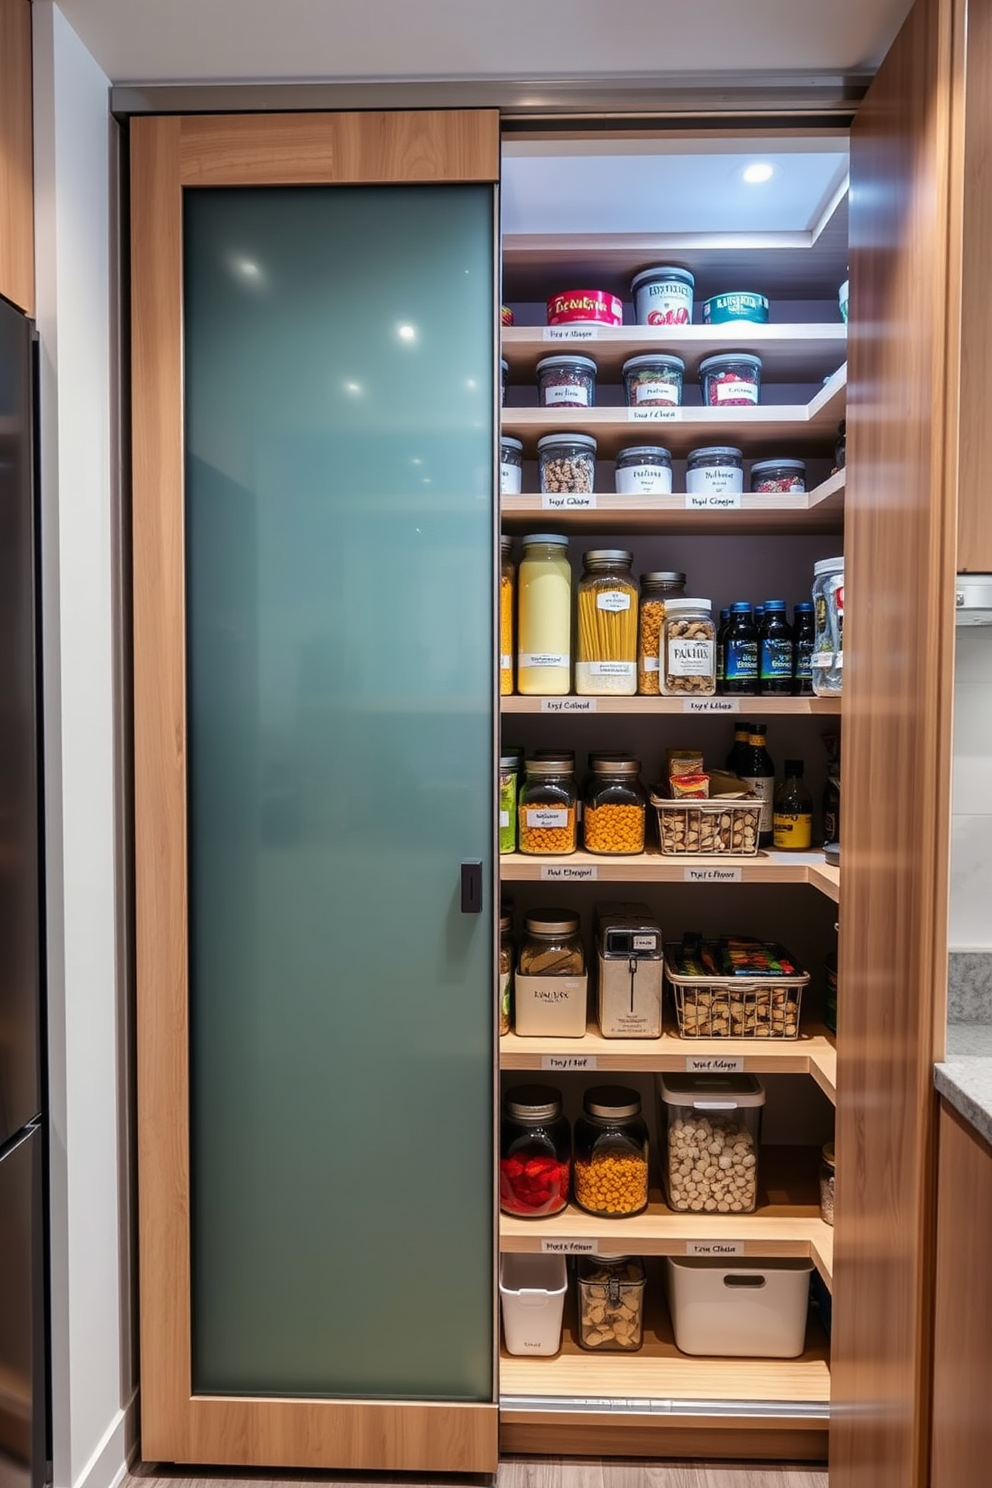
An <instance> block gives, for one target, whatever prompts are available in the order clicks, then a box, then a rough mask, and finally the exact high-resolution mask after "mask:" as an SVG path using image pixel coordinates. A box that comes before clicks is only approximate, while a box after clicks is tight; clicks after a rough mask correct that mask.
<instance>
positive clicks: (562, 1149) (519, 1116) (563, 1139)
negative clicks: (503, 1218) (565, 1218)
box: [499, 1085, 572, 1219]
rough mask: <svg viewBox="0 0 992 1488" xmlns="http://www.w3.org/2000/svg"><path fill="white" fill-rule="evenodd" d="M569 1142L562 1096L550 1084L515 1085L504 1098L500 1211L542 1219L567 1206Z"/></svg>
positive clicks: (500, 1144)
mask: <svg viewBox="0 0 992 1488" xmlns="http://www.w3.org/2000/svg"><path fill="white" fill-rule="evenodd" d="M571 1167H572V1138H571V1132H570V1130H569V1125H568V1122H567V1120H566V1119H565V1117H564V1116H563V1115H562V1105H561V1093H560V1092H559V1091H557V1090H555V1089H554V1088H553V1086H551V1085H515V1086H514V1087H513V1088H512V1089H511V1090H508V1091H507V1092H506V1094H505V1095H504V1096H503V1109H502V1114H501V1119H500V1139H499V1207H500V1208H501V1209H502V1210H503V1213H504V1214H517V1215H520V1216H521V1217H522V1218H524V1219H542V1218H544V1217H546V1216H547V1215H549V1214H560V1213H561V1211H562V1210H563V1209H564V1208H565V1205H566V1204H567V1203H568V1193H569V1187H570V1181H571Z"/></svg>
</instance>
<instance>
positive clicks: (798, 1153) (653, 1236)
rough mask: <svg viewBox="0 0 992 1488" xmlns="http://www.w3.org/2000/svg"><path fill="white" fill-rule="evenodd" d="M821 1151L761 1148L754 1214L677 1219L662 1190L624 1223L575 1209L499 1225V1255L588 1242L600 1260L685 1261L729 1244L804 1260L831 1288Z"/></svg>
mask: <svg viewBox="0 0 992 1488" xmlns="http://www.w3.org/2000/svg"><path fill="white" fill-rule="evenodd" d="M819 1161H820V1154H819V1149H818V1148H816V1147H762V1149H761V1156H760V1160H759V1171H760V1173H761V1182H760V1190H759V1194H758V1208H757V1209H756V1210H755V1212H754V1213H753V1214H676V1213H675V1212H674V1211H673V1210H671V1209H669V1207H668V1205H667V1204H666V1203H665V1201H664V1198H663V1197H662V1194H661V1192H660V1190H658V1189H652V1190H651V1197H650V1201H649V1203H648V1207H647V1209H646V1210H645V1211H644V1213H643V1214H636V1215H634V1216H633V1217H632V1218H630V1219H600V1218H597V1217H596V1215H594V1214H586V1212H585V1211H584V1210H582V1209H579V1208H578V1206H577V1205H575V1204H569V1206H568V1208H567V1209H565V1210H564V1211H563V1213H561V1214H558V1215H555V1217H554V1218H553V1219H517V1218H515V1217H514V1216H513V1215H509V1214H501V1215H500V1217H499V1248H500V1250H501V1251H533V1252H540V1251H541V1250H542V1249H543V1247H544V1243H545V1241H551V1240H553V1241H560V1242H565V1243H566V1244H567V1243H568V1242H570V1241H589V1240H591V1241H594V1242H595V1243H596V1245H597V1247H598V1248H600V1249H601V1250H602V1252H603V1253H604V1254H606V1255H656V1256H657V1255H686V1254H687V1253H688V1252H687V1247H688V1246H690V1245H697V1244H699V1243H705V1242H709V1241H722V1242H724V1243H726V1244H730V1243H734V1244H739V1245H741V1246H742V1247H743V1249H742V1250H740V1251H738V1252H737V1254H740V1255H745V1256H766V1257H771V1256H809V1257H810V1258H811V1259H812V1261H813V1262H814V1264H815V1266H816V1269H817V1270H818V1271H819V1272H820V1275H821V1276H822V1277H823V1280H824V1282H825V1283H826V1284H827V1286H828V1287H829V1286H830V1285H831V1282H832V1274H833V1230H832V1229H831V1227H830V1225H828V1224H825V1223H824V1222H823V1220H822V1219H821V1218H820V1191H819Z"/></svg>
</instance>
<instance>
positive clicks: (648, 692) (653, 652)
mask: <svg viewBox="0 0 992 1488" xmlns="http://www.w3.org/2000/svg"><path fill="white" fill-rule="evenodd" d="M684 594H685V574H684V573H674V572H672V571H668V572H655V573H645V574H641V603H640V608H639V610H638V617H637V690H638V692H639V693H640V694H641V695H642V696H643V697H657V696H658V694H659V693H660V692H661V660H660V659H661V628H662V624H663V622H664V619H665V600H666V599H678V598H681V597H682V595H684Z"/></svg>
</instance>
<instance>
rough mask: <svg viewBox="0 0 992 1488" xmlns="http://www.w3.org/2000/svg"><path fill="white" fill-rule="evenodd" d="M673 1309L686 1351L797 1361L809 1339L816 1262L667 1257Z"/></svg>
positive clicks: (674, 1326)
mask: <svg viewBox="0 0 992 1488" xmlns="http://www.w3.org/2000/svg"><path fill="white" fill-rule="evenodd" d="M665 1266H666V1276H667V1283H668V1307H669V1311H670V1312H671V1315H672V1331H673V1332H674V1334H675V1344H676V1347H677V1348H679V1349H681V1350H682V1352H683V1353H684V1354H706V1355H715V1356H717V1357H719V1356H720V1355H722V1356H724V1357H725V1358H737V1357H740V1358H745V1359H795V1358H798V1356H799V1355H800V1354H801V1353H802V1352H803V1348H804V1347H805V1342H806V1313H807V1308H808V1305H809V1282H810V1276H811V1274H812V1271H813V1262H812V1261H809V1260H804V1259H803V1258H801V1257H799V1256H782V1257H779V1258H778V1259H776V1260H770V1261H765V1260H751V1259H747V1260H745V1259H740V1260H735V1261H725V1260H718V1259H711V1258H710V1257H709V1256H692V1257H684V1258H683V1257H682V1256H667V1257H666V1261H665Z"/></svg>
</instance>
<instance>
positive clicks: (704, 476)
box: [685, 465, 744, 495]
mask: <svg viewBox="0 0 992 1488" xmlns="http://www.w3.org/2000/svg"><path fill="white" fill-rule="evenodd" d="M743 486H744V472H743V471H742V470H741V469H740V467H739V466H738V465H697V467H696V469H695V470H687V471H686V475H685V488H686V490H687V491H688V492H690V493H691V494H693V495H694V494H695V493H697V492H699V491H715V492H716V493H717V495H729V494H736V493H737V492H739V491H741V490H742V489H743Z"/></svg>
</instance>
